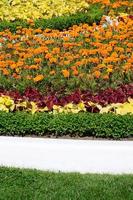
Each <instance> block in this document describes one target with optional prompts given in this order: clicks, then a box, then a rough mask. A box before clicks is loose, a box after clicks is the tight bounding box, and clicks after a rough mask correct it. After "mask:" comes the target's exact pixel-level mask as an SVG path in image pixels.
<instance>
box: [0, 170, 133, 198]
mask: <svg viewBox="0 0 133 200" xmlns="http://www.w3.org/2000/svg"><path fill="white" fill-rule="evenodd" d="M21 199H22V200H23V199H24V200H45V199H46V200H78V199H79V200H132V199H133V175H106V174H104V175H98V174H85V175H81V174H78V173H51V172H42V171H37V170H21V169H14V168H5V167H1V168H0V200H21Z"/></svg>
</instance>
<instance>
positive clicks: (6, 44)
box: [0, 16, 133, 93]
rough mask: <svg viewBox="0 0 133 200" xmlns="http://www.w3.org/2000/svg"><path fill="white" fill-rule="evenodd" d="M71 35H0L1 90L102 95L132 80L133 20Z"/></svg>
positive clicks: (77, 29)
mask: <svg viewBox="0 0 133 200" xmlns="http://www.w3.org/2000/svg"><path fill="white" fill-rule="evenodd" d="M112 23H113V25H112V24H109V23H107V20H106V17H105V16H104V17H103V18H102V20H101V22H100V24H99V25H96V24H95V23H94V24H93V26H89V25H88V24H81V25H80V26H76V25H75V26H73V27H72V28H70V29H69V30H65V31H63V32H62V31H58V30H50V29H45V30H41V29H32V28H20V27H18V29H17V32H16V33H15V34H14V33H11V32H10V31H9V30H5V31H3V32H0V73H1V80H0V85H1V86H3V87H4V88H6V89H8V88H10V87H14V88H15V89H16V88H17V89H18V90H20V91H22V90H24V89H26V88H27V87H30V86H34V87H36V88H38V89H39V90H41V91H43V92H45V93H47V92H49V90H52V91H58V90H59V89H60V88H62V90H63V92H64V93H65V92H71V91H74V90H76V89H81V90H88V89H89V90H92V91H98V90H99V89H100V88H103V89H104V88H109V87H116V86H119V85H120V84H123V83H131V82H132V80H133V76H132V73H133V53H132V52H133V43H132V39H133V38H132V36H133V20H132V18H131V17H130V16H125V17H122V18H119V19H118V23H115V22H112Z"/></svg>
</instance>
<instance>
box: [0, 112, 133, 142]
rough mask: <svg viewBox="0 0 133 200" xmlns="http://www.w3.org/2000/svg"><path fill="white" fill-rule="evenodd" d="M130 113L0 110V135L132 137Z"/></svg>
mask: <svg viewBox="0 0 133 200" xmlns="http://www.w3.org/2000/svg"><path fill="white" fill-rule="evenodd" d="M132 121H133V115H122V116H121V115H114V114H96V113H95V114H94V113H92V114H91V113H78V114H71V113H69V114H58V115H50V114H46V113H36V114H34V115H31V114H29V113H25V112H15V113H6V112H1V113H0V135H21V136H25V135H42V136H43V135H47V136H48V135H50V136H52V135H55V136H63V135H69V136H95V137H106V138H109V137H110V138H120V137H121V138H122V137H131V136H133V125H132Z"/></svg>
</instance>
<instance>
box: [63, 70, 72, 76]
mask: <svg viewBox="0 0 133 200" xmlns="http://www.w3.org/2000/svg"><path fill="white" fill-rule="evenodd" d="M62 74H63V76H64V77H65V78H69V76H70V72H69V71H68V70H67V69H64V70H62Z"/></svg>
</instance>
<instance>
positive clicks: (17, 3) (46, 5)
mask: <svg viewBox="0 0 133 200" xmlns="http://www.w3.org/2000/svg"><path fill="white" fill-rule="evenodd" d="M88 6H89V4H88V3H87V2H86V1H85V0H56V1H55V0H28V1H27V0H1V1H0V19H1V20H3V19H5V20H15V19H24V20H28V19H38V18H46V19H47V18H52V17H54V16H61V15H69V14H72V13H76V12H77V11H82V10H84V9H87V8H88Z"/></svg>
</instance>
